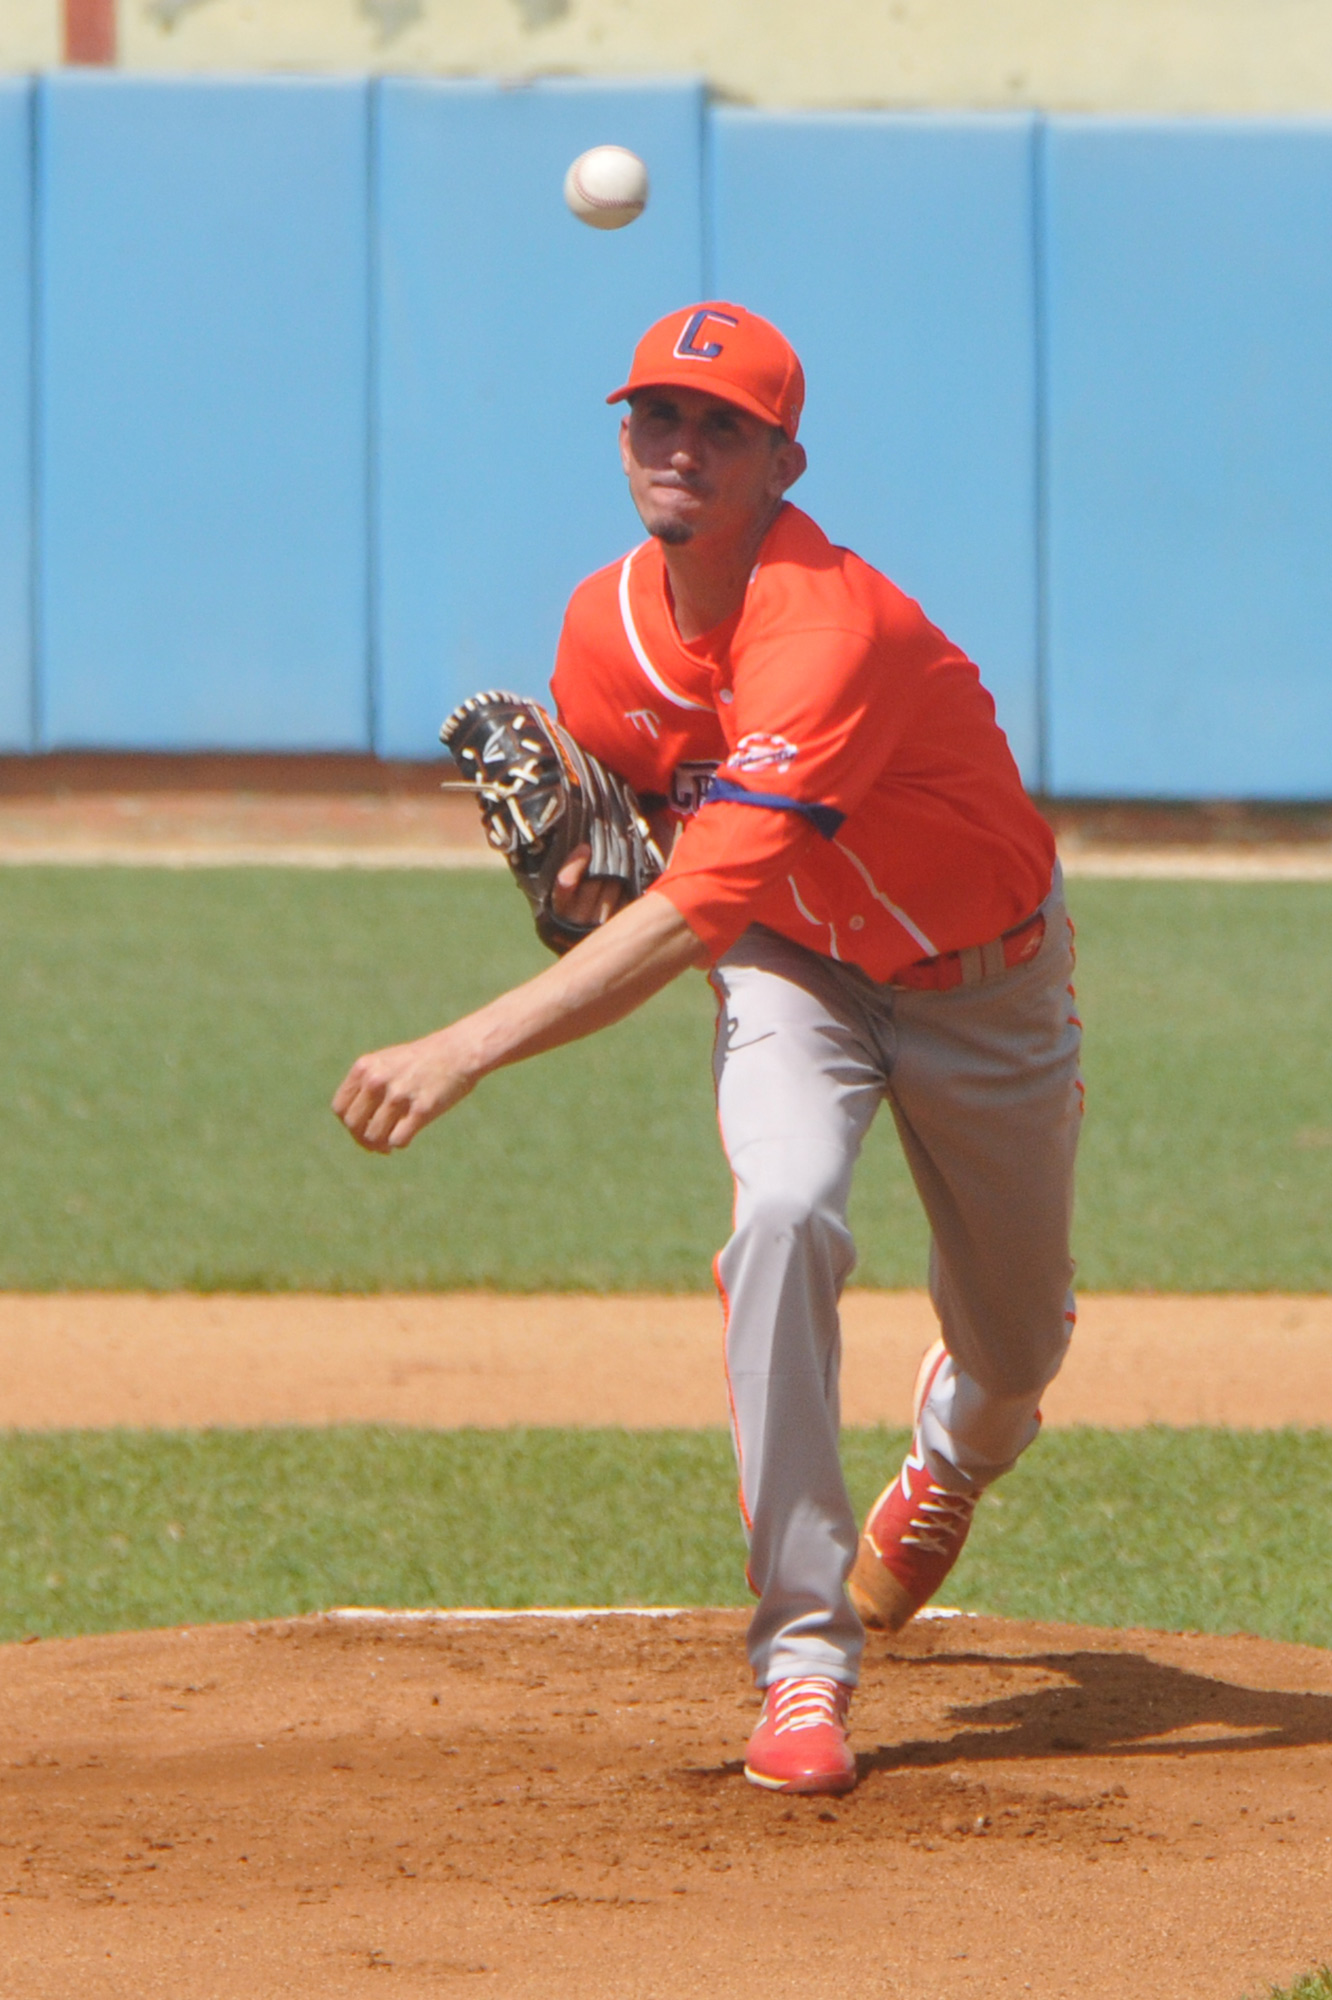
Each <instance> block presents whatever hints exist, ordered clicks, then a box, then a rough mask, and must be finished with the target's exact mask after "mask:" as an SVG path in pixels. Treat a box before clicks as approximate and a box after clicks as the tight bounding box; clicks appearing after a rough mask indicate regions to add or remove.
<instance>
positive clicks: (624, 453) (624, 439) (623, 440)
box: [620, 410, 630, 473]
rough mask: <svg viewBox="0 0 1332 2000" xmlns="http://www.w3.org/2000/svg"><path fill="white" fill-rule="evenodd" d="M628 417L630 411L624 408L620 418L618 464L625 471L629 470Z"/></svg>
mask: <svg viewBox="0 0 1332 2000" xmlns="http://www.w3.org/2000/svg"><path fill="white" fill-rule="evenodd" d="M629 417H630V412H629V411H628V410H626V411H625V413H624V415H623V416H622V417H621V418H620V464H621V465H622V466H623V467H624V469H625V472H626V473H627V472H628V470H629V463H630V460H629Z"/></svg>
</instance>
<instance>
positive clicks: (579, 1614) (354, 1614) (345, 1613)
mask: <svg viewBox="0 0 1332 2000" xmlns="http://www.w3.org/2000/svg"><path fill="white" fill-rule="evenodd" d="M734 1608H735V1607H734V1606H733V1605H722V1606H718V1605H712V1606H709V1605H698V1604H696V1605H693V1606H689V1605H682V1604H574V1605H570V1604H556V1605H550V1606H523V1607H521V1608H519V1609H516V1610H496V1609H494V1608H493V1607H488V1606H477V1607H467V1606H459V1607H455V1608H449V1609H440V1610H424V1611H423V1610H420V1609H416V1610H411V1611H390V1610H388V1609H386V1608H383V1607H381V1606H378V1605H368V1604H343V1605H340V1606H339V1607H338V1608H337V1609H336V1610H334V1611H320V1612H316V1613H315V1616H316V1617H317V1618H325V1619H338V1620H340V1621H341V1622H342V1623H344V1624H353V1625H356V1624H359V1625H375V1624H379V1625H387V1624H393V1625H398V1624H415V1625H431V1624H433V1625H448V1624H469V1625H470V1624H478V1623H481V1622H485V1623H500V1622H514V1623H516V1622H517V1621H518V1620H520V1619H524V1618H526V1619H533V1618H542V1619H545V1618H556V1619H563V1620H565V1621H568V1622H570V1623H577V1622H578V1621H580V1620H584V1619H588V1618H688V1617H689V1616H690V1615H691V1612H693V1611H707V1610H734ZM977 1616H979V1613H977V1612H974V1611H955V1610H954V1609H953V1608H952V1606H951V1605H946V1604H927V1605H926V1606H925V1609H924V1610H923V1611H918V1612H917V1613H916V1617H915V1621H914V1622H915V1623H917V1624H919V1623H920V1621H921V1620H922V1619H938V1618H975V1617H977Z"/></svg>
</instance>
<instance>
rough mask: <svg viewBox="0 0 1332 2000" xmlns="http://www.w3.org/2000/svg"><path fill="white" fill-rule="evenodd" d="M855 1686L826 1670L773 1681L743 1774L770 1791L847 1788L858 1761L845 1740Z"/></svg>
mask: <svg viewBox="0 0 1332 2000" xmlns="http://www.w3.org/2000/svg"><path fill="white" fill-rule="evenodd" d="M850 1706H851V1690H850V1688H849V1687H843V1686H842V1684H841V1682H840V1681H830V1680H825V1679H824V1678H823V1676H822V1675H810V1676H809V1677H808V1678H807V1679H791V1680H785V1681H774V1682H773V1684H772V1686H771V1687H770V1688H769V1689H768V1691H767V1693H766V1694H765V1695H764V1697H763V1712H762V1714H761V1715H760V1716H759V1719H758V1726H757V1727H756V1729H755V1731H754V1734H753V1735H752V1736H751V1737H750V1739H749V1745H748V1748H747V1749H746V1751H745V1776H746V1777H747V1778H748V1780H749V1782H750V1784H751V1785H761V1786H762V1787H763V1789H764V1790H765V1791H769V1792H849V1791H850V1789H851V1787H852V1786H853V1785H854V1784H855V1782H856V1760H855V1758H854V1757H853V1756H852V1755H851V1746H850V1745H849V1743H848V1742H847V1740H846V1714H847V1710H848V1709H849V1708H850Z"/></svg>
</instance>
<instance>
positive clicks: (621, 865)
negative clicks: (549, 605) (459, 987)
mask: <svg viewBox="0 0 1332 2000" xmlns="http://www.w3.org/2000/svg"><path fill="white" fill-rule="evenodd" d="M439 740H440V742H441V743H442V744H443V745H444V748H445V749H446V750H447V751H448V752H449V755H450V756H451V757H452V758H453V761H454V763H455V764H456V765H457V766H458V769H459V771H460V772H461V774H462V781H463V784H464V785H465V786H466V788H467V789H468V790H469V791H471V792H474V793H475V795H476V798H477V802H478V804H479V805H480V808H481V819H482V822H483V824H484V826H485V830H486V839H487V840H488V841H489V842H490V845H491V846H492V847H493V848H496V849H497V850H498V851H499V853H501V854H502V855H503V856H504V858H505V860H506V861H507V862H508V864H509V867H510V868H511V870H512V871H513V877H514V880H515V881H516V882H517V884H518V886H519V888H520V889H521V890H522V892H523V894H524V895H525V896H526V897H527V900H528V902H529V903H530V904H531V906H532V915H533V917H534V919H535V921H536V928H537V936H538V937H539V938H540V939H541V942H542V943H543V944H545V945H548V946H549V947H550V949H551V950H552V951H554V952H561V953H562V952H566V951H568V950H569V949H570V948H571V946H573V945H576V944H577V943H578V942H579V940H580V939H581V938H585V937H587V936H588V934H589V933H590V932H591V931H592V930H595V928H596V926H595V925H594V924H572V923H567V922H566V921H565V920H564V919H563V918H562V917H559V916H557V915H556V912H555V904H554V894H555V878H556V876H557V875H558V874H559V872H560V869H561V868H563V866H564V864H565V862H566V861H567V860H568V859H569V856H570V855H571V854H572V853H573V852H574V850H575V848H578V847H584V846H585V847H589V848H590V849H591V858H590V860H589V861H588V864H587V875H586V878H585V879H586V880H588V881H601V882H618V883H619V884H620V886H621V889H622V890H623V895H624V900H625V901H626V902H629V901H632V900H633V899H634V898H635V897H637V896H641V895H642V893H643V891H644V890H645V889H646V888H647V887H648V886H649V884H650V883H652V882H655V881H656V879H657V877H658V875H660V873H661V871H662V869H663V867H664V866H665V862H664V861H663V859H662V854H661V849H660V848H659V847H658V846H657V843H656V841H655V840H654V839H653V837H652V831H651V828H650V827H649V825H648V823H647V820H646V819H645V818H644V816H643V812H642V809H641V807H640V806H639V803H638V800H637V798H636V797H635V796H634V793H633V791H632V789H631V788H630V786H628V785H627V784H626V783H625V782H624V780H623V778H617V777H616V775H615V773H614V772H613V771H608V770H607V769H606V766H605V765H604V764H602V763H600V762H598V760H597V759H596V758H595V757H593V756H592V755H591V754H590V753H589V752H588V751H586V750H584V749H582V748H581V747H580V745H579V744H577V743H575V741H574V739H573V737H572V736H570V734H569V732H568V730H567V729H564V728H562V727H561V725H560V724H559V723H558V722H556V721H555V719H554V717H553V716H551V715H548V714H547V712H546V710H545V709H544V708H542V706H541V704H540V703H539V702H535V701H525V700H524V699H523V698H522V696H520V695H516V694H506V693H504V692H503V690H501V689H491V690H489V691H488V692H487V693H485V694H474V695H473V696H472V698H471V700H470V701H465V702H463V703H462V704H461V706H460V707H458V708H455V709H454V711H453V713H452V715H450V716H448V717H447V718H446V720H445V722H444V725H443V727H442V728H441V730H440V732H439Z"/></svg>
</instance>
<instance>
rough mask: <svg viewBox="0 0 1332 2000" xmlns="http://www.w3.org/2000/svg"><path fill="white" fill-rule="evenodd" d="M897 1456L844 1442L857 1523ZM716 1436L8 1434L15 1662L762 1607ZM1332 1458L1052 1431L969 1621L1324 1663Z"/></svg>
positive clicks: (1, 1520)
mask: <svg viewBox="0 0 1332 2000" xmlns="http://www.w3.org/2000/svg"><path fill="white" fill-rule="evenodd" d="M905 1443H906V1434H905V1433H904V1432H892V1431H883V1430H851V1431H847V1432H846V1433H845V1435H844V1439H843V1458H844V1461H845V1465H846V1470H847V1478H848V1484H849V1486H850V1489H851V1493H852V1497H853V1501H854V1503H855V1506H856V1508H857V1511H861V1510H863V1509H864V1507H866V1506H867V1505H868V1503H869V1501H870V1500H871V1499H872V1498H873V1496H874V1494H875V1493H876V1492H877V1491H878V1489H879V1488H880V1486H881V1485H882V1484H883V1482H884V1480H885V1478H886V1477H887V1476H888V1475H889V1474H890V1473H891V1471H892V1470H893V1468H894V1467H895V1466H896V1464H897V1462H898V1460H899V1458H900V1454H901V1452H902V1449H903V1447H904V1445H905ZM734 1488H735V1470H734V1464H733V1461H732V1457H731V1450H730V1444H729V1440H728V1439H727V1437H726V1436H725V1434H724V1433H723V1432H720V1431H646V1432H644V1431H639V1432H627V1431H616V1430H602V1431H559V1430H510V1431H453V1432H441V1431H411V1430H396V1429H387V1428H379V1427H359V1426H358V1427H349V1428H345V1429H344V1428H335V1429H330V1430H270V1431H211V1432H192V1433H168V1434H163V1433H153V1432H135V1431H120V1432H116V1431H87V1432H65V1433H54V1434H43V1433H36V1432H10V1433H8V1434H7V1435H5V1436H4V1437H3V1439H0V1550H2V1551H3V1553H2V1554H0V1607H2V1608H0V1637H5V1638H16V1637H20V1636H22V1635H24V1634H26V1633H29V1632H36V1633H42V1634H48V1635H53V1634H57V1633H69V1632H80V1631H82V1632H90V1631H107V1630H112V1629H118V1628H119V1629H123V1628H130V1627H139V1626H147V1625H163V1624H176V1623H181V1622H190V1623H194V1622H201V1621H204V1620H212V1619H234V1618H258V1617H276V1616H283V1615H288V1614H291V1613H294V1612H300V1611H309V1610H315V1609H318V1608H320V1607H327V1606H330V1605H334V1604H346V1603H361V1604H390V1605H399V1606H409V1605H430V1604H442V1605H447V1604H477V1605H512V1606H522V1605H533V1604H635V1603H638V1604H663V1603H665V1604H744V1603H747V1602H748V1601H749V1600H748V1597H747V1593H746V1591H745V1587H744V1580H743V1564H744V1551H743V1545H742V1541H741V1537H740V1531H739V1527H738V1523H737V1520H736V1511H735V1500H734ZM1329 1574H1332V1433H1329V1432H1309V1431H1304V1432H1293V1431H1273V1432H1228V1431H1214V1430H1186V1431H1170V1430H1165V1429H1152V1430H1145V1431H1118V1432H1115V1431H1094V1430H1087V1431H1076V1430H1070V1431H1060V1432H1052V1433H1050V1434H1049V1435H1048V1436H1046V1437H1045V1438H1043V1439H1042V1440H1041V1441H1040V1443H1039V1445H1038V1446H1037V1447H1036V1449H1035V1450H1034V1451H1032V1452H1031V1453H1030V1454H1028V1456H1027V1457H1026V1458H1025V1459H1024V1460H1023V1461H1022V1463H1021V1464H1020V1465H1019V1466H1018V1468H1017V1469H1016V1471H1015V1472H1013V1473H1012V1474H1011V1475H1010V1476H1009V1477H1008V1478H1007V1479H1006V1480H1004V1481H1003V1483H1002V1485H1001V1486H1000V1487H999V1488H998V1489H996V1491H995V1492H994V1493H992V1494H990V1495H988V1496H987V1497H986V1499H985V1500H984V1501H983V1502H982V1504H981V1506H980V1508H979V1509H978V1511H977V1517H976V1526H975V1528H974V1530H973V1532H972V1537H971V1540H970V1542H969V1544H968V1547H967V1549H966V1552H965V1554H964V1556H963V1558H962V1561H961V1563H960V1564H959V1566H958V1568H957V1570H956V1571H955V1572H954V1574H953V1576H952V1577H951V1578H950V1579H949V1583H948V1588H947V1595H948V1599H949V1601H950V1602H952V1603H956V1604H959V1605H962V1606H963V1607H965V1608H969V1609H973V1610H983V1611H992V1612H999V1613H1004V1614H1007V1615H1010V1616H1014V1617H1029V1618H1058V1619H1066V1620H1068V1621H1070V1622H1072V1623H1077V1624H1101V1625H1117V1626H1125V1625H1149V1626H1158V1627H1165V1628H1168V1629H1170V1628H1173V1629H1185V1630H1198V1631H1212V1632H1227V1631H1248V1632H1257V1633H1261V1634H1265V1635H1266V1636H1268V1637H1271V1638H1283V1639H1297V1640H1304V1641H1306V1642H1309V1643H1312V1644H1316V1645H1328V1644H1332V1597H1330V1596H1329V1592H1328V1587H1327V1577H1328V1576H1329Z"/></svg>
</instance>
